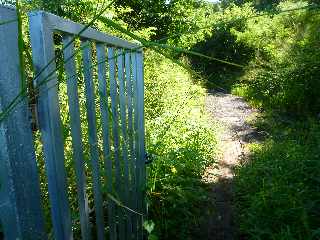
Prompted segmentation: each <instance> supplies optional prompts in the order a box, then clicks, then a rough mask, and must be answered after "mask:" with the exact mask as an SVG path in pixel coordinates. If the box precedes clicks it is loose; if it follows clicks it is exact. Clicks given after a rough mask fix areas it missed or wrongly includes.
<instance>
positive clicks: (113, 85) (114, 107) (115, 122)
mask: <svg viewBox="0 0 320 240" xmlns="http://www.w3.org/2000/svg"><path fill="white" fill-rule="evenodd" d="M108 58H109V65H110V96H111V112H112V116H111V121H112V132H113V146H114V153H115V155H114V160H115V168H116V169H115V170H116V174H115V175H116V186H117V191H116V193H117V197H119V198H120V201H122V200H123V183H122V177H121V176H122V173H121V164H120V142H119V131H118V127H119V117H118V91H117V81H116V64H115V51H114V48H112V47H110V48H108ZM117 213H118V227H119V238H120V240H124V231H125V229H124V225H123V218H124V216H123V211H122V209H121V208H120V207H119V206H118V207H117Z"/></svg>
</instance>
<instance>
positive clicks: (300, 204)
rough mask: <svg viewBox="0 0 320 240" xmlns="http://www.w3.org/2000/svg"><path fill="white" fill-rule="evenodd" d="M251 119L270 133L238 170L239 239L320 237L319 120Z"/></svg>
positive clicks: (265, 117) (305, 239) (236, 191)
mask: <svg viewBox="0 0 320 240" xmlns="http://www.w3.org/2000/svg"><path fill="white" fill-rule="evenodd" d="M255 124H256V126H257V127H258V129H259V130H263V131H267V132H268V133H269V134H270V136H269V137H268V138H267V139H266V140H265V141H264V142H263V143H262V144H252V145H251V146H250V148H251V154H252V155H251V157H250V158H249V159H248V161H247V162H246V163H244V164H242V165H241V166H239V167H238V168H237V170H236V177H235V194H236V196H235V199H236V207H237V219H236V222H237V223H239V234H240V238H239V239H263V240H268V239H275V240H278V239H286V240H289V239H301V240H302V239H303V240H308V239H319V237H320V235H319V233H320V220H319V219H320V214H319V213H320V211H319V210H320V208H319V206H320V204H319V199H320V191H319V190H320V187H319V174H320V155H319V143H320V125H319V123H317V122H316V121H314V120H304V119H303V120H292V119H290V118H285V117H280V116H276V115H275V114H274V115H272V116H267V115H265V116H263V117H261V118H259V119H258V121H257V122H256V123H255Z"/></svg>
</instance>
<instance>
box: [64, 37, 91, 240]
mask: <svg viewBox="0 0 320 240" xmlns="http://www.w3.org/2000/svg"><path fill="white" fill-rule="evenodd" d="M72 41H73V37H72V36H71V35H64V36H63V46H64V63H65V72H66V76H67V91H68V92H67V93H68V104H69V112H70V122H71V124H70V127H71V136H72V146H73V160H74V163H75V172H76V182H77V194H78V204H79V210H80V224H81V236H82V239H83V240H87V239H88V240H89V239H91V231H90V221H89V207H88V198H87V194H86V177H85V165H84V164H85V163H84V156H83V145H82V134H81V119H80V106H79V94H78V75H77V69H76V62H75V51H74V43H73V42H72Z"/></svg>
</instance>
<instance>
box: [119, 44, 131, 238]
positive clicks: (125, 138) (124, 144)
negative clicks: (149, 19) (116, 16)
mask: <svg viewBox="0 0 320 240" xmlns="http://www.w3.org/2000/svg"><path fill="white" fill-rule="evenodd" d="M117 61H118V79H119V95H120V116H121V117H120V119H121V132H122V138H123V141H122V155H123V165H124V186H125V187H124V204H125V205H126V206H127V207H129V203H130V201H129V186H130V185H129V161H128V136H127V117H126V96H125V79H124V73H125V72H124V50H123V49H119V51H118V58H117ZM125 217H126V226H127V229H126V239H130V238H131V235H132V231H131V219H130V213H129V212H128V211H126V212H125Z"/></svg>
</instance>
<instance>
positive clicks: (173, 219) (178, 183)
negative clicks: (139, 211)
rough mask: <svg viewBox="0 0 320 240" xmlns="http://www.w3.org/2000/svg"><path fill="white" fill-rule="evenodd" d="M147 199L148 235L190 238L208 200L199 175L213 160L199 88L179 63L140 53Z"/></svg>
mask: <svg viewBox="0 0 320 240" xmlns="http://www.w3.org/2000/svg"><path fill="white" fill-rule="evenodd" d="M146 56H147V57H146V127H147V146H148V151H149V152H150V153H151V154H154V156H155V160H154V163H153V164H152V165H151V167H150V168H149V178H148V186H149V191H148V202H149V213H150V219H151V220H152V221H153V222H154V223H155V229H154V232H153V235H152V237H153V238H154V237H157V238H158V239H190V238H191V235H192V234H193V231H195V230H197V229H198V227H199V226H200V224H201V221H202V220H203V216H204V212H205V209H204V208H203V207H206V206H209V205H210V203H209V202H210V201H209V200H210V199H209V197H208V192H209V191H208V186H207V185H206V184H204V183H203V182H202V179H201V176H202V174H203V172H204V170H205V167H206V166H208V165H209V164H212V163H214V160H215V152H216V138H215V131H214V130H213V129H215V127H214V125H213V124H211V120H210V118H209V117H208V115H207V113H206V112H205V110H204V100H205V94H206V93H205V89H203V88H202V87H201V86H199V85H198V84H196V83H195V82H194V80H193V78H192V76H191V75H190V74H189V73H188V71H187V70H185V69H184V68H182V67H179V66H178V65H177V64H175V63H174V62H172V61H170V60H168V59H166V58H164V57H163V56H161V55H160V54H157V53H155V52H151V51H147V52H146Z"/></svg>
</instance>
